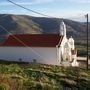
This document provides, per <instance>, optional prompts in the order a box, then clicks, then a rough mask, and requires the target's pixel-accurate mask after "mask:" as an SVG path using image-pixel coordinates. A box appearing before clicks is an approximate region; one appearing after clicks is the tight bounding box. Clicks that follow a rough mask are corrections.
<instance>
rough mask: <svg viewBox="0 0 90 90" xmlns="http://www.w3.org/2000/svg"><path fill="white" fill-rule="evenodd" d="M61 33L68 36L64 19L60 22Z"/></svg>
mask: <svg viewBox="0 0 90 90" xmlns="http://www.w3.org/2000/svg"><path fill="white" fill-rule="evenodd" d="M60 35H62V36H65V37H66V25H65V23H64V22H63V21H62V22H61V24H60Z"/></svg>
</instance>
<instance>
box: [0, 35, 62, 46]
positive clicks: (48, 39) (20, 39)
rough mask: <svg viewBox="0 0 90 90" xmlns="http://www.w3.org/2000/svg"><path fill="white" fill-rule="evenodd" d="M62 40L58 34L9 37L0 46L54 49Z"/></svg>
mask: <svg viewBox="0 0 90 90" xmlns="http://www.w3.org/2000/svg"><path fill="white" fill-rule="evenodd" d="M62 38H63V36H60V35H59V34H19V35H10V36H9V37H8V39H7V40H6V41H5V42H4V43H3V44H2V45H1V46H20V47H27V46H28V47H56V45H58V43H59V41H62Z"/></svg>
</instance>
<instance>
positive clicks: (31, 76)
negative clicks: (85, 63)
mask: <svg viewBox="0 0 90 90" xmlns="http://www.w3.org/2000/svg"><path fill="white" fill-rule="evenodd" d="M0 90H90V70H85V69H82V68H76V67H60V66H52V65H43V64H35V63H31V64H19V65H18V64H10V65H5V64H0Z"/></svg>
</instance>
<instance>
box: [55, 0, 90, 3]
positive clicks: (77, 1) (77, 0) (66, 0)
mask: <svg viewBox="0 0 90 90" xmlns="http://www.w3.org/2000/svg"><path fill="white" fill-rule="evenodd" d="M56 1H63V2H75V3H90V0H56Z"/></svg>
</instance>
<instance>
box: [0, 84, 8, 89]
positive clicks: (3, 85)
mask: <svg viewBox="0 0 90 90" xmlns="http://www.w3.org/2000/svg"><path fill="white" fill-rule="evenodd" d="M0 90H9V87H8V86H7V85H6V84H3V83H1V84H0Z"/></svg>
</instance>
